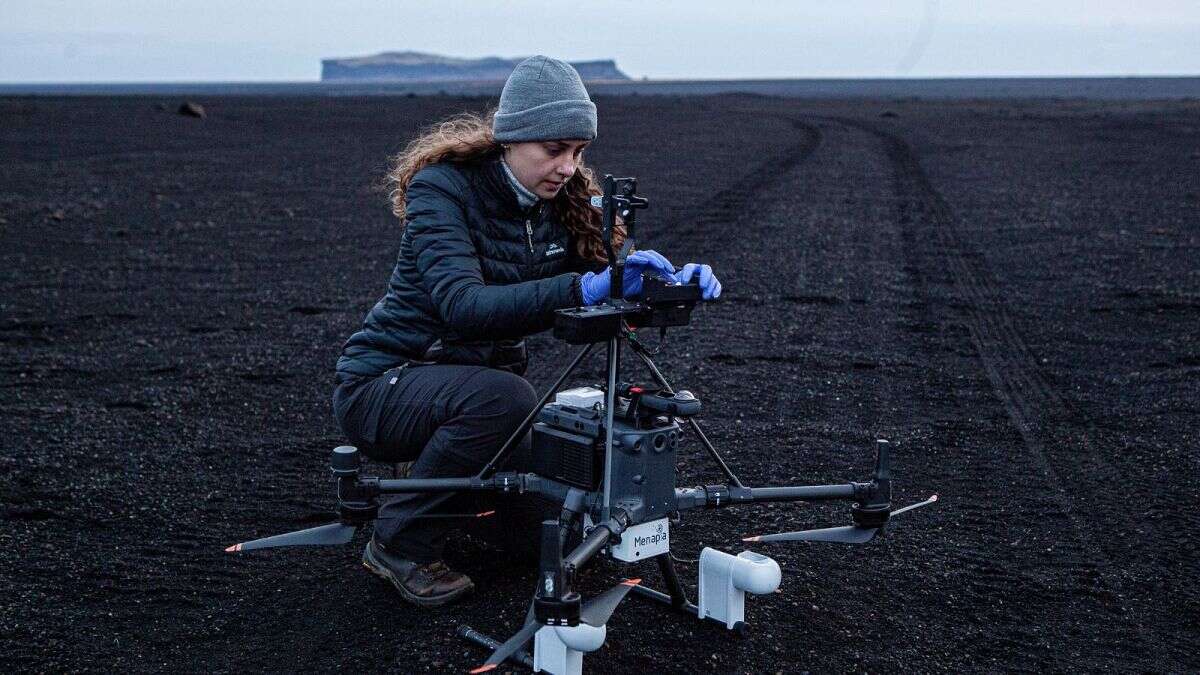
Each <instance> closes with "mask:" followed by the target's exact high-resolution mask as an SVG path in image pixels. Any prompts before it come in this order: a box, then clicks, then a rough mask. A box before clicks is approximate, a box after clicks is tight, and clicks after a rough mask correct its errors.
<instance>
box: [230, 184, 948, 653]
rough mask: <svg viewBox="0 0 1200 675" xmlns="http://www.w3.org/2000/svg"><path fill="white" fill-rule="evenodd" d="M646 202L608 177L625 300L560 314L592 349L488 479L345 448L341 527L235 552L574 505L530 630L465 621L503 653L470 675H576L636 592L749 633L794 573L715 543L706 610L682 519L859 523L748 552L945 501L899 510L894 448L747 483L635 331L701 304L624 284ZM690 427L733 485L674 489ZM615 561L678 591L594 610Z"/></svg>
mask: <svg viewBox="0 0 1200 675" xmlns="http://www.w3.org/2000/svg"><path fill="white" fill-rule="evenodd" d="M636 191H637V181H636V180H635V179H633V178H613V177H612V176H611V175H609V176H605V177H604V194H603V196H596V197H593V198H592V204H593V205H594V206H596V207H598V208H600V209H602V212H603V220H602V223H603V225H602V232H603V236H604V244H605V251H606V253H607V254H608V258H609V261H610V264H611V267H612V273H611V274H612V282H611V296H610V297H609V298H607V299H605V300H604V301H603V302H602V303H600V304H598V305H595V306H589V307H576V308H571V309H563V310H559V311H558V312H557V314H556V317H555V325H554V335H555V337H556V338H558V339H562V340H565V341H567V342H568V343H570V344H580V345H586V346H584V348H583V349H581V350H580V351H579V353H578V354H577V355H576V356H575V357H574V359H573V360H572V361H571V363H570V364H569V366H568V367H567V368H566V370H564V371H563V372H562V373H561V374H560V375H559V376H558V378H557V380H556V381H555V382H554V384H553V385H552V386H551V387H550V388H549V390H548V391H547V392H546V393H545V394H543V395H542V397H541V399H540V400H539V401H538V404H537V405H536V406H535V407H534V410H533V411H532V412H530V414H529V415H528V416H527V417H526V418H525V419H524V420H523V422H522V423H521V425H520V426H519V427H518V428H517V429H516V431H514V432H513V434H512V435H511V436H510V437H509V438H508V439H507V441H506V442H505V443H504V445H503V446H502V447H501V448H500V449H499V450H498V451H497V452H496V454H495V455H494V456H493V457H492V458H491V460H489V461H488V463H487V464H486V465H485V466H484V467H483V468H482V469H481V470H480V471H479V472H478V473H477V474H476V475H474V476H465V477H460V478H401V479H381V478H376V477H369V476H364V475H362V473H361V469H360V459H359V455H358V450H357V449H356V448H354V447H352V446H342V447H338V448H335V449H334V451H333V458H332V461H331V468H332V470H333V474H334V477H335V478H336V480H337V496H338V515H339V521H338V522H335V523H330V524H328V525H322V526H319V527H314V528H311V529H307V530H302V531H299V532H292V533H288V534H281V535H277V536H273V537H267V538H265V539H258V540H254V541H249V542H246V543H242V544H236V545H234V546H231V547H229V548H228V549H226V550H227V551H231V552H232V551H248V550H253V549H259V548H268V547H275V546H303V545H327V544H345V543H348V542H349V541H350V539H351V538H352V536H353V535H354V532H355V531H356V530H357V528H358V527H360V526H362V525H364V524H367V523H368V522H370V521H371V520H372V519H374V518H375V515H376V512H377V509H378V500H379V498H380V496H382V495H389V494H399V493H413V492H423V493H455V492H464V491H490V492H496V493H501V494H517V493H527V494H535V495H538V496H540V497H542V498H544V499H547V500H549V501H551V502H552V503H555V504H561V505H562V510H561V513H560V515H559V517H558V519H557V520H555V519H551V520H546V521H544V522H543V523H542V530H541V533H540V536H541V559H540V562H539V576H538V583H537V587H536V588H535V590H534V593H533V598H532V601H531V603H530V606H529V610H528V612H527V614H526V619H525V623H524V625H523V627H522V628H521V629H520V630H519V631H518V632H517V633H516V634H514V635H513V636H512V637H510V638H508V639H507V640H505V641H504V642H503V643H501V642H499V641H497V640H494V639H492V638H490V637H488V636H487V635H485V634H483V633H480V632H478V631H476V630H473V629H471V628H469V627H466V626H460V628H459V634H460V635H462V636H463V637H465V638H467V639H469V640H471V641H472V642H475V643H477V644H480V645H483V646H486V647H488V648H490V649H492V654H491V656H490V657H489V658H488V659H487V661H486V662H485V663H484V664H483V665H482V666H480V667H479V668H477V669H475V670H473V671H471V672H484V671H487V670H491V669H493V668H495V667H496V666H498V665H499V664H501V663H503V662H505V661H511V662H514V663H521V664H524V665H527V666H529V667H531V668H533V669H535V670H538V671H545V672H554V673H578V672H580V671H581V669H582V656H583V654H584V653H585V652H589V651H592V650H595V649H597V648H599V646H600V645H601V644H602V643H603V642H604V638H605V635H606V629H605V625H606V624H607V622H608V619H609V617H611V616H612V614H613V612H614V611H615V610H616V608H617V605H618V604H619V603H620V602H621V600H622V599H624V597H625V596H626V595H627V594H629V593H630V592H634V593H635V594H637V595H640V596H642V597H644V598H647V599H650V600H652V601H656V602H658V603H661V604H663V605H666V606H667V607H669V608H671V609H672V610H674V611H676V612H678V613H681V614H684V615H687V616H691V617H695V618H699V619H702V620H711V621H716V622H718V623H721V624H723V625H725V626H726V627H728V628H730V629H734V630H737V631H738V632H739V633H743V634H744V633H745V631H746V624H745V622H744V594H745V592H751V593H755V594H762V593H768V592H771V591H773V590H774V589H775V588H776V587H778V585H779V581H780V569H779V566H778V564H777V563H776V562H775V561H774V560H772V559H770V558H769V557H767V556H764V555H760V554H757V553H753V552H750V551H745V552H742V553H741V554H739V555H737V556H733V555H730V554H727V553H723V552H721V551H717V550H714V549H710V548H706V549H704V551H703V553H702V554H701V556H700V560H699V567H700V569H699V589H698V596H699V597H698V598H697V602H696V603H692V602H691V600H689V598H688V596H687V592H686V590H685V588H684V586H683V584H682V582H681V581H680V579H679V576H678V574H677V572H676V569H675V565H674V562H673V560H672V558H671V556H670V555H669V551H670V523H671V521H672V519H673V518H675V517H677V516H678V514H679V513H680V512H681V511H685V510H690V509H716V508H725V507H729V506H735V505H739V504H756V503H763V502H791V501H805V502H815V501H830V500H841V501H848V502H851V503H852V506H851V509H850V516H851V521H852V524H850V525H846V526H841V527H831V528H825V529H817V530H805V531H799V532H786V533H781V534H771V535H764V536H753V537H747V538H746V539H744V541H751V542H780V541H823V542H838V543H846V544H864V543H867V542H868V541H871V540H872V539H874V538H876V537H877V536H879V535H881V534H884V533H885V532H886V529H887V526H888V524H889V523H890V520H891V518H892V517H894V516H896V515H899V514H901V513H904V512H905V511H909V510H911V509H914V508H917V507H919V506H924V505H927V504H930V503H932V502H934V501H935V500H936V499H937V496H936V495H935V496H933V497H930V498H929V499H927V500H925V501H923V502H918V503H916V504H911V505H909V506H906V507H904V508H900V509H892V503H891V500H892V482H891V481H892V477H891V445H890V444H889V443H888V442H887V441H886V440H879V441H877V442H876V460H875V472H874V476H873V477H872V478H871V479H870V480H867V481H864V482H848V483H843V484H834V485H798V486H781V487H750V486H746V485H744V484H743V483H742V482H741V480H739V479H738V477H737V475H735V474H734V472H733V470H732V469H730V467H729V465H728V464H727V463H726V462H725V460H724V459H723V458H722V457H721V454H720V453H719V452H717V449H716V448H715V447H713V444H712V443H711V442H710V441H709V439H708V437H707V436H706V435H705V433H704V431H703V430H702V429H701V428H700V425H699V423H698V422H697V421H696V419H695V418H696V416H697V415H699V414H700V412H701V401H700V400H699V399H697V398H696V397H695V396H694V395H692V394H691V393H690V392H688V391H684V390H676V389H674V388H672V387H671V385H670V384H669V383H668V382H667V380H666V378H665V377H664V376H663V374H662V373H661V372H660V371H659V369H658V367H657V366H656V365H655V363H654V362H653V360H651V358H650V357H651V354H650V353H649V351H648V350H647V348H646V347H645V345H644V344H642V343H641V342H640V341H639V340H638V338H637V335H636V332H635V331H636V328H640V327H658V328H659V329H660V330H662V331H664V332H665V330H666V329H667V328H668V327H673V326H684V325H687V324H688V323H689V321H690V319H691V313H692V310H693V308H694V307H695V305H696V303H697V302H700V301H701V294H700V288H699V284H698V279H692V280H691V281H690V283H688V284H679V283H673V282H670V281H666V280H662V279H657V278H652V277H651V276H650V275H646V276H645V277H644V278H643V292H642V294H641V295H640V297H638V298H636V299H632V300H629V299H625V298H624V289H623V288H622V279H623V274H624V266H625V261H626V258H627V256H628V255H629V253H630V252H631V251H632V250H633V247H634V246H635V245H636V239H635V229H636V228H635V225H636V214H637V211H638V210H641V209H645V208H647V207H648V205H649V204H648V202H647V200H646V199H644V198H642V197H639V196H637V194H636ZM618 218H619V219H620V221H621V224H623V225H624V227H625V232H626V237H625V240H624V242H623V243H622V245H621V247H620V250H619V251H615V252H614V250H613V244H612V239H613V231H614V229H615V228H616V226H617V225H618V222H617V220H618ZM599 343H605V344H606V346H607V380H606V382H605V384H604V385H602V386H600V387H595V388H593V387H583V388H576V389H571V390H568V391H560V389H561V388H562V386H563V384H564V383H565V382H566V380H567V378H568V377H569V376H570V375H571V373H572V372H573V371H574V370H575V369H576V367H577V366H578V365H579V363H580V362H581V361H582V360H583V359H584V358H585V357H586V356H587V355H588V354H589V353H590V352H591V350H592V349H593V347H595V345H596V344H599ZM623 343H624V344H628V345H629V347H630V349H632V351H633V352H634V354H636V355H637V356H638V358H639V359H640V360H641V361H642V363H644V364H645V366H646V367H647V369H648V371H649V373H650V375H651V377H652V378H653V382H654V384H653V385H652V386H639V385H637V384H632V383H628V382H625V381H622V380H621V379H620V373H619V372H618V371H619V363H620V354H621V347H622V344H623ZM552 396H553V397H555V400H554V401H553V402H551V400H550V399H551V397H552ZM685 430H690V431H691V432H692V434H693V435H694V436H695V437H696V438H697V439H698V440H699V441H700V443H701V445H702V446H703V447H704V449H705V451H706V452H707V453H708V455H709V456H710V457H712V459H713V460H714V461H715V463H716V464H717V466H718V467H719V469H720V470H721V472H722V473H723V474H724V477H725V481H726V482H724V483H720V484H712V485H704V486H695V487H677V486H676V485H675V463H676V451H677V448H678V446H679V444H680V443H681V442H682V441H683V438H684V431H685ZM527 432H531V436H532V444H533V470H532V471H529V472H523V473H518V472H513V471H498V470H497V469H498V468H499V467H501V466H502V465H503V464H504V462H505V461H506V459H507V458H508V457H509V455H510V454H511V452H512V451H513V450H514V448H515V447H516V445H517V444H518V442H519V441H520V440H521V439H522V438H523V437H524V436H525V434H526V433H527ZM447 517H452V516H447ZM569 532H576V533H578V534H579V535H580V537H581V539H580V541H579V543H578V545H576V546H574V547H573V548H572V549H571V550H569V551H564V547H565V545H566V542H567V540H568V536H567V535H568V533H569ZM602 552H606V553H607V555H609V556H610V557H612V558H613V559H614V560H617V561H620V562H622V563H628V564H636V563H638V562H641V561H643V560H649V559H651V558H652V559H654V560H655V562H656V563H657V565H658V568H659V571H660V572H661V574H662V578H663V582H664V584H665V586H666V589H665V592H663V591H658V590H654V589H651V588H648V587H646V586H643V585H641V583H640V581H641V580H640V579H636V578H635V579H626V580H624V581H622V582H620V583H618V584H617V585H615V586H613V587H612V588H610V589H609V590H607V591H605V592H604V593H601V594H600V595H598V596H596V597H594V598H591V599H588V600H586V601H585V600H584V599H583V598H582V597H581V596H580V594H579V593H577V592H576V591H574V590H573V583H574V578H575V576H576V574H577V573H578V571H579V570H580V568H582V567H583V566H584V564H586V563H587V562H588V561H589V560H591V559H592V558H594V557H595V556H596V555H598V554H601V553H602ZM530 640H533V641H534V648H533V651H532V654H531V653H530V652H529V651H527V649H526V645H527V644H528V643H529V642H530Z"/></svg>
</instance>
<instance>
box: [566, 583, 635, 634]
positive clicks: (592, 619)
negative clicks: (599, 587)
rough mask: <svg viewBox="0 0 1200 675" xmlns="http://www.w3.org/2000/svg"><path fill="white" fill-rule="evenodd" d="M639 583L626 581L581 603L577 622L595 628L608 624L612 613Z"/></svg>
mask: <svg viewBox="0 0 1200 675" xmlns="http://www.w3.org/2000/svg"><path fill="white" fill-rule="evenodd" d="M640 583H642V580H641V579H626V580H625V581H622V582H621V583H619V584H617V585H616V586H613V587H612V588H610V589H608V590H607V591H604V592H603V593H601V594H600V595H597V596H596V597H594V598H592V599H591V600H588V601H587V602H585V603H583V607H582V608H581V609H580V610H579V620H580V621H582V622H584V623H586V624H587V625H589V626H595V627H596V628H599V627H601V626H603V625H604V624H606V623H608V620H609V619H610V618H612V615H613V612H615V611H617V605H619V604H621V601H622V600H624V599H625V596H626V595H629V591H632V590H633V587H634V586H637V585H638V584H640Z"/></svg>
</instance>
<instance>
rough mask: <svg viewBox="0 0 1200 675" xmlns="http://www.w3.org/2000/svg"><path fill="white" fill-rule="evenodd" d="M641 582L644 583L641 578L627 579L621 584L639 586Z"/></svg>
mask: <svg viewBox="0 0 1200 675" xmlns="http://www.w3.org/2000/svg"><path fill="white" fill-rule="evenodd" d="M640 583H642V580H641V579H626V580H625V581H622V582H621V585H622V586H637V585H638V584H640Z"/></svg>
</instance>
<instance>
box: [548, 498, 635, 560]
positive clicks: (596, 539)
mask: <svg viewBox="0 0 1200 675" xmlns="http://www.w3.org/2000/svg"><path fill="white" fill-rule="evenodd" d="M612 513H613V515H612V517H611V518H609V519H608V520H607V521H606V522H603V523H600V524H599V525H597V526H596V527H594V528H592V529H591V531H590V532H588V534H587V536H586V537H584V539H583V541H582V542H580V544H579V545H578V546H576V547H575V550H573V551H571V552H570V553H569V554H567V555H565V556H563V567H564V568H566V569H568V570H570V571H572V572H573V571H574V570H577V569H579V568H580V567H582V566H583V564H584V563H586V562H587V561H588V560H591V559H592V558H593V557H594V556H595V555H596V554H597V553H599V552H600V550H601V549H603V548H604V547H605V546H606V545H607V544H608V542H609V540H610V539H612V538H613V537H616V536H619V535H620V534H621V533H622V532H624V531H625V528H627V527H629V516H628V515H627V514H626V513H625V511H623V510H622V509H613V512H612Z"/></svg>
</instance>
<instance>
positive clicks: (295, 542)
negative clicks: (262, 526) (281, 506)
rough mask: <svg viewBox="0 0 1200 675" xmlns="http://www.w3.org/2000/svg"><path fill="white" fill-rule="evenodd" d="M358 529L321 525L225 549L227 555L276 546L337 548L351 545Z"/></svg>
mask: <svg viewBox="0 0 1200 675" xmlns="http://www.w3.org/2000/svg"><path fill="white" fill-rule="evenodd" d="M357 529H358V528H357V527H355V526H354V525H346V524H345V523H329V524H328V525H319V526H317V527H310V528H309V529H307V530H300V531H299V532H288V533H286V534H277V535H275V536H273V537H264V538H262V539H255V540H254V541H247V542H243V543H241V544H234V545H233V546H230V547H228V548H226V549H225V552H226V553H237V552H239V551H253V550H254V549H257V548H274V547H276V546H336V545H337V544H345V543H349V541H350V539H351V538H353V537H354V531H355V530H357Z"/></svg>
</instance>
